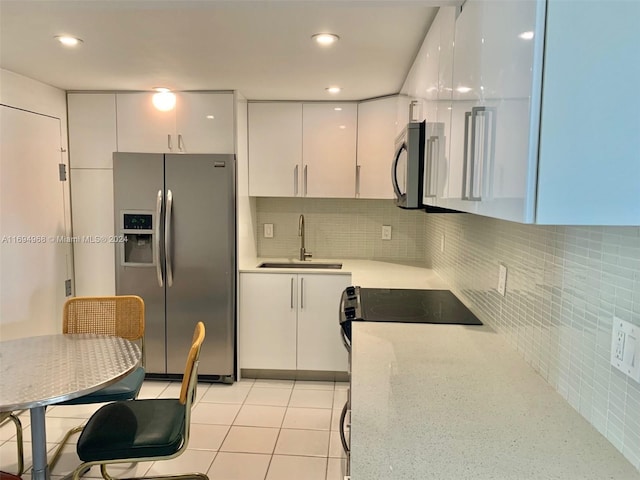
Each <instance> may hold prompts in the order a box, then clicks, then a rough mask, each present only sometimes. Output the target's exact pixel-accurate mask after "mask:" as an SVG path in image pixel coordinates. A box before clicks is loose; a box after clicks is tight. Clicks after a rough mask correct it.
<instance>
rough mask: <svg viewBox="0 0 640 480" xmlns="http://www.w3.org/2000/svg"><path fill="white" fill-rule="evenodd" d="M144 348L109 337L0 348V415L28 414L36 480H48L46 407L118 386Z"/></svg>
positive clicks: (23, 341) (50, 338)
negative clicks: (28, 412)
mask: <svg viewBox="0 0 640 480" xmlns="http://www.w3.org/2000/svg"><path fill="white" fill-rule="evenodd" d="M140 359H141V353H140V348H139V347H138V346H137V345H136V344H134V343H133V342H130V341H128V340H125V339H123V338H120V337H112V336H107V335H93V334H80V335H44V336H38V337H27V338H20V339H16V340H7V341H3V342H0V412H2V411H12V410H21V409H30V411H31V412H30V413H31V437H32V454H33V468H32V472H31V477H32V478H33V479H34V480H45V479H48V478H49V469H48V467H47V447H46V435H45V407H46V406H47V405H52V404H55V403H58V402H62V401H64V400H70V399H72V398H76V397H81V396H83V395H86V394H88V393H91V392H94V391H96V390H99V389H101V388H103V387H106V386H107V385H111V384H112V383H116V382H117V381H118V380H120V379H122V378H123V377H125V376H126V375H128V374H129V373H131V372H132V371H133V370H134V369H135V368H136V367H137V366H138V364H139V363H140Z"/></svg>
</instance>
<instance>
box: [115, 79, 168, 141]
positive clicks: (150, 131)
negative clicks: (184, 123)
mask: <svg viewBox="0 0 640 480" xmlns="http://www.w3.org/2000/svg"><path fill="white" fill-rule="evenodd" d="M153 95H154V94H153V93H147V92H145V93H117V94H116V112H117V113H116V125H117V131H118V151H119V152H140V153H163V152H177V151H178V138H177V136H176V133H175V132H176V112H175V109H173V110H169V111H167V112H162V111H160V110H158V109H156V107H154V105H153Z"/></svg>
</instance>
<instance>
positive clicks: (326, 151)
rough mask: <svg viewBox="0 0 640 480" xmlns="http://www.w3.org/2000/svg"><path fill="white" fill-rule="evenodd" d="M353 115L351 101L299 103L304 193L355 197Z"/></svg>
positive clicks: (354, 118)
mask: <svg viewBox="0 0 640 480" xmlns="http://www.w3.org/2000/svg"><path fill="white" fill-rule="evenodd" d="M357 115H358V113H357V105H356V104H355V103H343V104H331V103H309V104H304V105H303V111H302V152H303V153H302V156H303V162H304V167H303V172H302V192H303V195H304V196H307V197H324V198H331V197H337V198H354V197H355V193H356V135H357V132H356V129H357Z"/></svg>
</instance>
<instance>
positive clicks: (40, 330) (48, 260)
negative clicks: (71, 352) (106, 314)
mask: <svg viewBox="0 0 640 480" xmlns="http://www.w3.org/2000/svg"><path fill="white" fill-rule="evenodd" d="M0 124H2V137H3V138H2V142H1V144H2V145H1V149H0V153H1V154H0V161H1V164H0V338H2V339H3V340H7V339H10V338H18V337H24V336H29V335H44V334H51V333H57V332H59V331H60V328H61V323H60V322H61V315H62V305H63V303H64V300H65V280H66V279H68V278H71V277H70V272H68V271H67V265H68V264H70V262H69V259H70V257H71V243H67V242H65V241H64V240H63V239H62V238H60V237H64V236H65V235H66V234H67V229H66V226H65V207H64V205H65V200H64V185H63V183H62V182H61V181H60V178H59V173H58V172H59V170H58V165H59V164H60V163H61V153H60V148H61V142H60V120H59V119H57V118H52V117H48V116H44V115H39V114H35V113H31V112H27V111H24V110H18V109H14V108H10V107H5V106H1V107H0Z"/></svg>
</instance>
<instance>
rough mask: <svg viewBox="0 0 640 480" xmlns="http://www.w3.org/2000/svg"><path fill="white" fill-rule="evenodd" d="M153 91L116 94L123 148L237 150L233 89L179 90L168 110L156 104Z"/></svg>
mask: <svg viewBox="0 0 640 480" xmlns="http://www.w3.org/2000/svg"><path fill="white" fill-rule="evenodd" d="M153 95H154V93H152V92H143V93H117V94H116V105H117V128H118V151H119V152H142V153H162V152H173V153H234V152H235V137H234V128H233V122H234V119H233V115H234V108H235V107H234V102H233V94H232V93H213V92H211V93H207V92H197V93H196V92H178V93H176V94H175V95H176V106H175V108H174V109H173V110H170V111H167V112H162V111H160V110H158V109H156V108H155V107H154V105H153ZM211 117H213V118H211Z"/></svg>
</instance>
